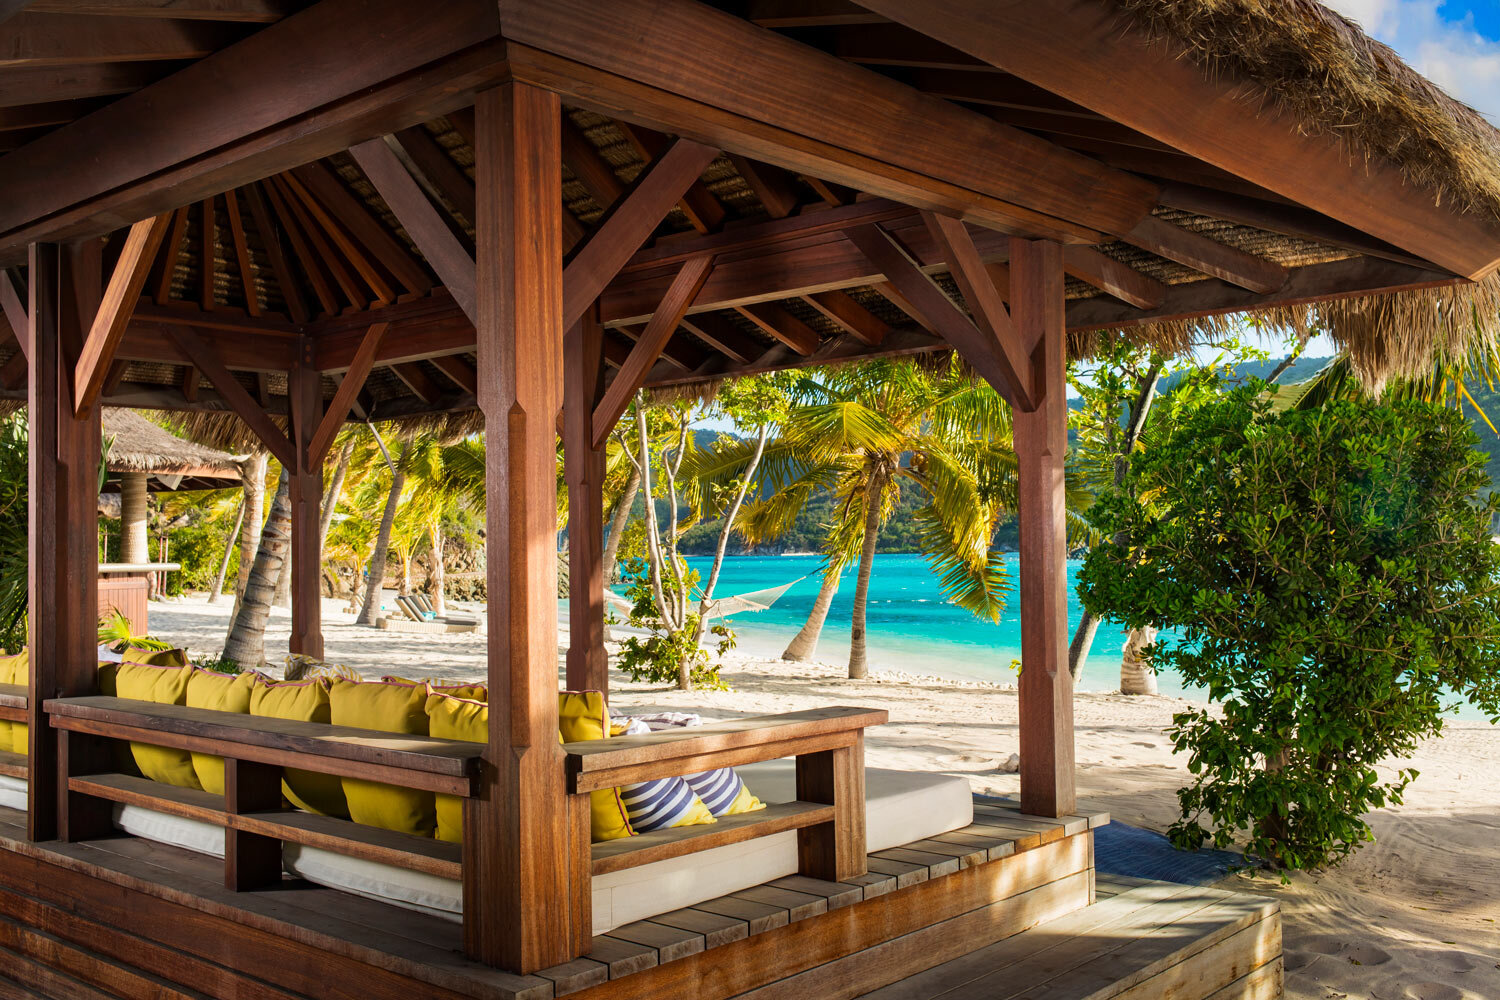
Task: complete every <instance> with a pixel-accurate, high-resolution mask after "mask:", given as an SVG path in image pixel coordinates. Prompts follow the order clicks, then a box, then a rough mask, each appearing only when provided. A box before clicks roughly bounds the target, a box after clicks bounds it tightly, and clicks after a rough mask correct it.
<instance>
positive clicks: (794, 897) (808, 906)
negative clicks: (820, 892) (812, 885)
mask: <svg viewBox="0 0 1500 1000" xmlns="http://www.w3.org/2000/svg"><path fill="white" fill-rule="evenodd" d="M730 895H732V896H734V897H735V898H737V899H748V900H750V901H751V902H753V903H766V904H769V905H771V906H782V907H785V908H786V911H787V919H788V920H789V921H791V922H793V923H795V922H796V921H798V920H806V919H807V918H808V917H816V916H817V915H818V914H820V913H827V912H828V900H826V899H824V898H823V897H822V896H814V895H811V894H810V893H806V892H794V891H793V890H791V889H778V888H776V887H775V886H774V885H757V886H753V887H751V888H749V889H741V890H740V891H739V892H735V893H730Z"/></svg>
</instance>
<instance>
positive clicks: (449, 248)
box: [349, 139, 478, 322]
mask: <svg viewBox="0 0 1500 1000" xmlns="http://www.w3.org/2000/svg"><path fill="white" fill-rule="evenodd" d="M349 153H350V155H351V156H353V157H354V161H355V162H356V163H358V164H359V168H360V169H361V170H363V171H364V173H365V176H366V177H368V178H369V179H370V183H371V184H373V185H374V186H375V190H376V191H378V192H380V197H381V198H383V199H384V200H385V203H386V205H387V206H389V207H390V210H391V212H392V213H393V214H394V215H395V216H396V219H397V220H398V221H399V222H400V223H401V227H402V228H403V229H405V230H406V234H407V235H408V236H410V237H411V239H412V242H413V243H415V244H416V245H417V248H418V249H419V250H421V251H422V255H423V256H424V257H426V258H427V263H428V264H429V265H431V267H432V269H433V270H434V271H436V272H437V275H438V278H439V279H441V280H442V282H443V284H444V285H445V286H446V287H447V289H448V292H449V294H451V295H452V296H453V301H455V302H457V303H458V306H459V308H460V309H462V310H463V312H464V315H465V316H467V317H469V320H470V321H471V322H477V316H478V304H477V290H476V288H475V284H474V281H475V270H474V258H473V256H472V255H471V254H470V253H469V251H468V249H467V248H466V247H464V246H463V244H461V243H459V241H458V237H457V236H455V235H454V234H453V230H452V229H451V228H449V226H448V224H447V223H446V222H445V221H444V220H443V217H442V216H441V215H440V214H439V212H438V209H437V208H436V207H435V206H434V205H433V204H432V202H431V201H429V200H428V199H427V195H425V194H423V193H422V189H421V187H419V186H418V185H417V182H416V181H415V180H414V179H413V178H412V176H411V174H410V173H408V172H407V169H406V167H405V165H404V164H402V162H401V160H400V159H399V158H397V156H396V154H395V152H393V151H392V150H391V147H390V146H389V145H387V144H386V142H385V140H383V139H371V140H369V141H368V142H363V143H360V144H359V145H357V146H355V147H354V148H352V149H351V150H349Z"/></svg>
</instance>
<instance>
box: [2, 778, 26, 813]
mask: <svg viewBox="0 0 1500 1000" xmlns="http://www.w3.org/2000/svg"><path fill="white" fill-rule="evenodd" d="M0 806H4V807H5V808H7V809H15V810H16V811H18V812H25V811H26V782H25V780H23V779H21V778H12V777H10V776H9V775H6V774H0Z"/></svg>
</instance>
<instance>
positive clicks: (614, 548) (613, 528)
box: [604, 469, 641, 585]
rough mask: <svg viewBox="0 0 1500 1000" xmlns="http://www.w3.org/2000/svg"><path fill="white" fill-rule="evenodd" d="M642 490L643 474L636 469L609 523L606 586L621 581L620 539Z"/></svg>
mask: <svg viewBox="0 0 1500 1000" xmlns="http://www.w3.org/2000/svg"><path fill="white" fill-rule="evenodd" d="M640 489H641V474H640V473H639V472H637V471H635V470H634V469H631V470H630V478H629V479H627V480H626V481H625V492H623V493H621V494H620V499H619V500H617V501H616V502H615V511H614V516H613V517H611V518H610V521H609V538H608V539H606V540H605V542H604V582H605V584H606V585H611V584H615V583H618V582H619V580H620V537H621V536H622V535H623V534H624V533H625V525H626V524H628V523H629V522H630V510H631V508H633V507H634V506H635V496H636V494H637V493H639V492H640Z"/></svg>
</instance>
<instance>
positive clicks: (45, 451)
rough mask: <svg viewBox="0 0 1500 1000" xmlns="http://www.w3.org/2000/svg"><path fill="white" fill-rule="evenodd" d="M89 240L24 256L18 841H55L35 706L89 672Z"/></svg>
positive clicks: (52, 786) (93, 254)
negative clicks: (78, 379) (85, 392)
mask: <svg viewBox="0 0 1500 1000" xmlns="http://www.w3.org/2000/svg"><path fill="white" fill-rule="evenodd" d="M100 249H101V247H100V244H99V241H98V240H86V241H83V242H81V243H76V244H70V245H67V246H59V245H56V244H34V245H33V246H32V247H31V251H30V264H31V282H30V302H29V306H30V308H29V310H28V315H29V316H30V317H31V353H30V355H29V357H28V359H27V365H28V380H29V386H28V403H29V413H28V416H29V419H30V424H31V431H30V449H31V458H30V473H29V490H30V498H31V502H30V528H29V532H30V534H29V539H28V544H29V547H30V571H29V572H30V579H29V600H30V615H29V618H28V622H29V629H28V631H29V635H28V646H29V648H30V650H31V677H30V684H29V690H28V698H29V700H28V708H27V715H28V719H27V721H28V723H29V724H30V726H31V746H30V761H31V766H30V769H29V773H28V777H27V783H28V785H29V791H30V810H29V813H28V819H27V836H29V837H30V838H31V839H32V840H51V839H52V838H54V837H55V836H57V831H58V820H59V815H58V812H59V807H60V805H61V803H60V802H59V801H58V796H57V788H58V773H59V762H58V744H57V740H56V738H55V737H54V736H53V734H52V732H51V731H50V729H49V728H48V726H47V717H46V715H45V714H44V713H43V712H42V703H43V702H44V701H46V700H47V699H48V698H57V697H66V696H69V695H83V694H91V693H92V692H93V687H94V674H95V671H96V670H97V668H98V650H97V648H96V647H97V645H98V640H97V638H96V636H95V633H96V632H97V631H98V625H97V622H96V621H95V618H96V616H97V613H98V600H99V599H98V589H99V550H98V545H99V514H98V491H99V407H98V406H87V407H84V408H83V410H82V411H81V412H78V411H77V410H76V408H75V406H74V397H73V387H74V374H75V370H76V366H77V363H78V357H79V354H80V352H81V351H82V349H83V342H84V337H85V335H86V334H87V332H88V329H89V326H90V325H91V324H92V323H93V321H94V315H95V314H96V313H97V312H98V309H99V300H100V296H101V294H102V284H103V273H102V268H103V261H102V258H101V253H100Z"/></svg>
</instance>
